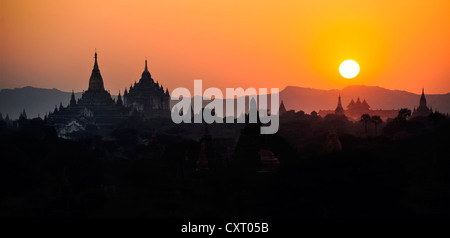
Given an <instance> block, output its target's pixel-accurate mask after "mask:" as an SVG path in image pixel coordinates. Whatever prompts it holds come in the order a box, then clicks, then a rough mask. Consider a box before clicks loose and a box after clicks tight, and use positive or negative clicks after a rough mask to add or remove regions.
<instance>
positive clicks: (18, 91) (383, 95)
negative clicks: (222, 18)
mask: <svg viewBox="0 0 450 238" xmlns="http://www.w3.org/2000/svg"><path fill="white" fill-rule="evenodd" d="M71 94H72V92H64V91H61V90H58V89H56V88H53V89H45V88H37V87H32V86H26V87H22V88H14V89H2V90H0V113H2V115H3V117H5V116H6V114H8V115H9V117H10V118H11V119H17V118H18V117H19V115H20V113H21V112H22V111H23V109H25V111H26V112H27V115H28V117H29V118H33V117H37V116H38V114H39V115H40V116H41V117H43V116H44V115H45V114H46V113H48V112H49V111H53V110H54V109H55V105H56V106H58V107H59V104H60V102H62V104H63V106H67V104H68V103H69V101H70V96H71ZM81 95H82V92H76V93H75V98H77V99H78V98H80V97H81ZM339 95H340V96H341V100H342V104H343V107H344V108H346V106H347V105H348V103H349V102H350V100H351V99H354V100H357V98H358V97H359V98H360V99H361V101H362V100H364V99H366V101H367V103H368V104H369V105H370V106H371V109H400V108H405V107H407V108H410V109H411V110H412V109H413V108H414V107H417V106H418V105H419V99H420V94H415V93H411V92H407V91H404V90H390V89H386V88H382V87H379V86H364V85H350V86H347V87H345V88H343V89H341V90H339V89H330V90H323V89H315V88H306V87H299V86H287V87H285V88H284V89H283V90H280V101H281V100H283V102H284V105H285V106H286V109H287V110H292V109H293V110H296V111H298V110H303V111H305V112H306V113H311V111H313V110H315V111H319V110H334V109H335V108H336V105H337V98H338V96H339ZM425 96H426V99H427V103H428V105H429V106H431V107H432V108H433V109H437V110H438V111H440V112H442V113H450V93H447V94H427V91H426V88H425ZM112 97H113V98H116V95H112Z"/></svg>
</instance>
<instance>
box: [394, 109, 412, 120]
mask: <svg viewBox="0 0 450 238" xmlns="http://www.w3.org/2000/svg"><path fill="white" fill-rule="evenodd" d="M410 116H411V110H409V109H408V108H402V109H400V110H399V111H398V116H397V119H398V120H399V121H406V118H408V117H410Z"/></svg>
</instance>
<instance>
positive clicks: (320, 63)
mask: <svg viewBox="0 0 450 238" xmlns="http://www.w3.org/2000/svg"><path fill="white" fill-rule="evenodd" d="M449 23H450V1H448V0H409V1H403V0H402V1H400V0H391V1H379V0H340V1H339V0H333V1H331V0H308V1H288V0H285V1H282V0H271V1H267V0H164V1H161V0H142V1H138V0H136V1H132V0H128V1H114V0H110V1H92V0H89V1H84V0H81V1H56V0H54V1H53V0H36V1H33V0H28V1H23V0H0V88H15V87H23V86H35V87H41V88H57V89H60V90H63V91H71V90H72V89H73V90H75V91H82V90H86V89H87V88H88V80H89V76H90V73H91V70H92V66H93V63H94V59H93V55H94V49H95V48H97V50H98V54H99V66H100V70H101V73H102V76H103V79H104V83H105V88H106V89H107V90H110V91H111V93H113V94H117V93H118V91H119V90H121V91H122V92H123V89H124V88H125V87H129V86H130V84H131V83H134V81H136V80H138V79H139V78H140V75H141V73H142V71H143V69H144V60H145V57H147V58H148V60H149V68H150V72H151V73H152V76H153V78H154V79H155V80H158V81H159V82H160V83H162V84H163V85H164V86H165V87H167V86H168V87H169V90H170V91H172V90H173V89H174V88H176V87H187V88H189V89H192V87H193V80H194V79H203V87H204V88H206V87H219V88H221V89H223V90H224V88H226V87H243V88H248V87H255V88H258V87H278V88H280V90H281V89H282V88H284V87H285V86H288V85H292V86H302V87H312V88H319V89H334V88H337V89H341V88H343V87H345V86H347V85H353V84H358V85H361V84H363V85H373V86H375V85H376V86H381V87H385V88H388V89H401V90H407V91H410V92H414V93H420V91H421V88H422V87H425V89H426V92H427V93H447V92H450V26H449ZM346 59H353V60H355V61H357V62H358V63H359V65H360V67H361V72H360V74H359V75H358V76H357V77H356V78H354V79H345V78H343V77H342V76H340V74H339V70H338V69H339V64H340V63H341V62H342V61H344V60H346Z"/></svg>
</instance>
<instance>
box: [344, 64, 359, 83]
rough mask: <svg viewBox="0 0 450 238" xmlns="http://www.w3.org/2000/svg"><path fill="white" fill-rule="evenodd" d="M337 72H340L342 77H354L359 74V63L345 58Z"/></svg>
mask: <svg viewBox="0 0 450 238" xmlns="http://www.w3.org/2000/svg"><path fill="white" fill-rule="evenodd" d="M339 73H341V75H342V77H344V78H348V79H351V78H354V77H356V75H358V74H359V64H358V63H356V61H354V60H345V61H344V62H342V63H341V65H340V66H339Z"/></svg>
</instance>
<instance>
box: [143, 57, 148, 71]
mask: <svg viewBox="0 0 450 238" xmlns="http://www.w3.org/2000/svg"><path fill="white" fill-rule="evenodd" d="M144 72H148V67H147V58H145V69H144Z"/></svg>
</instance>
